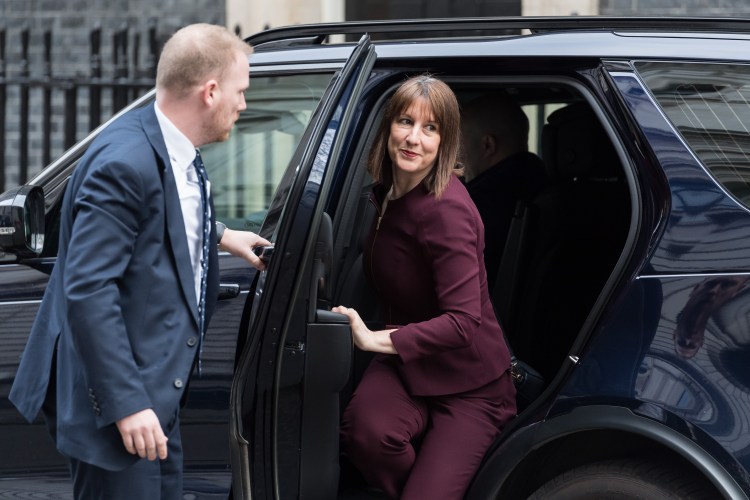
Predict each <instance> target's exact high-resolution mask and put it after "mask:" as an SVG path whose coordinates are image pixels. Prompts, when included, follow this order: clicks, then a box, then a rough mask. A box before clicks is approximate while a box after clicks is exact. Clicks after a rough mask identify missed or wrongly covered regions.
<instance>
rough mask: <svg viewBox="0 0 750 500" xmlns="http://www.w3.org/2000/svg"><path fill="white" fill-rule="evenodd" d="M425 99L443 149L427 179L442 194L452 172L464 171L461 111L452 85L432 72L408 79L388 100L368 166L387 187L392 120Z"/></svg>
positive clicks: (390, 176) (434, 191)
mask: <svg viewBox="0 0 750 500" xmlns="http://www.w3.org/2000/svg"><path fill="white" fill-rule="evenodd" d="M417 99H424V100H425V101H426V103H427V105H428V106H429V108H430V110H431V111H432V113H433V115H435V120H436V121H437V123H438V127H439V128H438V130H439V132H440V149H439V152H438V157H437V161H436V165H435V167H433V168H432V170H430V172H429V173H428V174H427V177H425V179H424V181H422V182H424V183H425V186H426V187H427V189H428V190H429V191H430V192H431V193H432V194H434V195H435V197H436V198H440V196H441V195H442V194H443V191H444V190H445V188H446V187H447V186H448V182H449V181H450V178H451V175H461V174H463V167H462V166H461V165H460V164H459V162H458V157H459V151H460V143H461V141H460V139H461V114H460V111H459V108H458V101H457V100H456V95H455V94H454V93H453V91H452V90H451V89H450V87H449V86H448V85H447V84H446V83H445V82H443V81H442V80H439V79H437V78H435V77H433V76H432V75H429V74H422V75H419V76H413V77H411V78H409V79H408V80H406V81H405V82H404V83H402V84H401V86H399V88H398V89H396V92H395V93H394V94H393V96H391V98H390V99H389V100H388V103H387V104H386V106H385V112H384V114H383V120H382V121H381V122H380V127H379V128H378V132H377V135H376V136H375V141H374V142H373V145H372V149H371V150H370V157H369V159H368V162H367V170H368V172H369V173H370V175H371V176H372V178H373V180H375V181H377V182H381V183H382V184H383V185H384V186H385V187H386V189H389V188H390V187H391V185H392V184H393V170H392V162H391V159H390V157H389V156H388V137H389V135H390V130H391V123H392V122H393V121H394V120H395V119H396V118H397V117H398V116H399V115H400V114H401V113H403V112H404V111H405V110H406V109H407V108H408V107H409V106H410V105H411V104H412V103H413V102H414V101H416V100H417Z"/></svg>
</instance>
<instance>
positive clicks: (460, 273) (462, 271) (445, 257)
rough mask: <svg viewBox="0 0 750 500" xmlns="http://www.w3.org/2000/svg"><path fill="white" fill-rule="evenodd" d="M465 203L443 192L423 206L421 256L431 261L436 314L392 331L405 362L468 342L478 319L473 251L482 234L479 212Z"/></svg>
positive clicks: (477, 275) (475, 255)
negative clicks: (438, 197)
mask: <svg viewBox="0 0 750 500" xmlns="http://www.w3.org/2000/svg"><path fill="white" fill-rule="evenodd" d="M467 199H468V197H467ZM468 202H469V203H470V200H468ZM466 203H467V200H464V199H462V198H460V197H443V198H441V199H439V200H435V201H434V206H432V207H430V209H428V210H424V211H423V217H422V220H421V221H420V223H419V224H418V227H419V230H418V231H419V234H418V238H419V239H420V244H421V245H422V247H423V251H424V255H425V258H426V259H428V260H429V261H430V262H431V263H432V276H433V283H434V285H435V293H436V294H437V301H438V308H439V310H440V311H441V314H440V315H438V316H436V317H434V318H432V319H430V320H427V321H423V322H419V323H411V324H409V325H407V326H404V327H402V328H400V329H398V330H396V331H394V332H392V333H391V339H392V341H393V344H394V346H395V348H396V351H397V352H398V354H399V356H400V357H401V359H402V360H403V361H404V362H410V361H413V360H416V359H419V358H424V357H427V356H431V355H434V354H437V353H440V352H444V351H448V350H453V349H460V348H465V347H469V346H471V345H472V342H473V339H474V334H475V332H476V331H477V329H478V328H479V326H480V325H481V321H482V319H481V318H482V311H481V296H480V267H479V266H480V262H479V260H478V255H481V253H480V252H479V248H480V247H479V245H481V242H480V239H481V236H482V235H481V230H480V226H479V224H480V223H479V221H478V218H477V217H475V212H474V211H473V210H471V208H470V207H469V206H468V205H467V204H466Z"/></svg>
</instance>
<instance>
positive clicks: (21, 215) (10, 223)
mask: <svg viewBox="0 0 750 500" xmlns="http://www.w3.org/2000/svg"><path fill="white" fill-rule="evenodd" d="M43 248H44V193H43V191H42V188H40V187H39V186H20V187H17V188H14V189H11V190H9V191H6V192H5V193H3V194H2V195H0V252H4V253H8V254H11V255H15V256H17V257H18V258H28V257H37V256H38V255H39V254H41V253H42V249H43Z"/></svg>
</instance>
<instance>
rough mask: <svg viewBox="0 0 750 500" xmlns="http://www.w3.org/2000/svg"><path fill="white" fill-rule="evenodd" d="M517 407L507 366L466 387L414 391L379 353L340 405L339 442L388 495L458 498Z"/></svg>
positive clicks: (438, 499) (407, 498)
mask: <svg viewBox="0 0 750 500" xmlns="http://www.w3.org/2000/svg"><path fill="white" fill-rule="evenodd" d="M515 414H516V403H515V388H514V386H513V381H512V379H511V377H510V373H509V372H506V373H505V374H504V375H503V376H502V377H500V378H499V379H498V380H496V381H494V382H491V383H490V384H487V385H486V386H484V387H480V388H478V389H474V390H472V391H469V392H464V393H461V394H452V395H449V396H430V397H414V396H412V395H410V394H409V393H408V391H407V390H406V389H405V387H404V385H403V383H402V381H401V379H400V377H399V375H398V371H397V368H396V366H395V364H394V363H392V362H389V361H388V359H387V358H383V357H376V358H375V359H373V361H372V363H370V366H369V367H368V368H367V370H366V371H365V373H364V375H363V377H362V381H361V382H360V384H359V385H358V386H357V389H356V391H355V392H354V395H353V396H352V399H351V401H350V402H349V405H348V406H347V408H346V410H345V411H344V415H343V419H342V422H341V448H342V451H343V452H344V453H345V454H346V455H347V456H348V457H349V459H350V460H351V461H352V463H353V464H354V465H355V466H356V467H357V468H358V469H359V471H360V472H361V473H362V475H363V476H364V478H365V479H366V480H367V481H368V483H369V484H371V485H372V486H376V487H378V488H380V489H382V490H383V491H384V492H385V493H387V494H388V495H389V496H390V497H391V498H400V499H402V500H423V499H425V498H429V499H431V500H449V499H451V500H460V499H461V498H463V495H464V493H465V492H466V489H467V488H468V486H469V483H470V482H471V479H472V478H473V477H474V474H475V473H476V471H477V468H478V467H479V464H480V463H481V461H482V458H483V457H484V454H485V452H486V451H487V448H489V446H490V444H492V442H493V440H494V439H495V438H496V437H497V436H498V435H499V433H500V431H501V430H502V428H503V427H504V426H505V424H506V423H507V422H508V421H509V420H510V419H512V418H513V417H514V416H515Z"/></svg>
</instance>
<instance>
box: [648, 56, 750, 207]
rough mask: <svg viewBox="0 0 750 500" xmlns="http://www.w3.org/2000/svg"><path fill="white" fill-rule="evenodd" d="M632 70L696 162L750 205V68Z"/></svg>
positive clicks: (651, 66)
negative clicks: (691, 151)
mask: <svg viewBox="0 0 750 500" xmlns="http://www.w3.org/2000/svg"><path fill="white" fill-rule="evenodd" d="M636 69H637V70H638V72H639V73H640V75H641V77H642V78H643V81H644V82H645V84H646V85H647V86H648V88H649V89H650V90H651V92H652V93H653V95H654V97H655V98H656V100H657V101H658V103H659V105H660V106H661V107H662V109H663V110H664V112H665V113H666V115H667V117H669V119H670V120H671V121H672V123H673V124H674V126H675V127H676V128H677V130H679V132H680V133H681V134H682V136H683V138H684V139H685V141H686V142H687V144H688V145H689V146H690V148H691V149H692V150H693V152H694V153H695V154H696V156H697V157H698V158H699V159H700V161H701V162H703V164H704V165H705V166H706V168H707V169H708V170H709V171H710V172H711V174H713V176H714V177H715V178H716V179H717V180H718V181H719V182H720V183H721V184H722V185H723V186H724V187H725V188H726V189H727V190H728V191H729V192H730V193H732V194H733V195H734V196H735V197H736V198H737V199H738V200H740V201H741V202H742V203H744V204H745V205H747V206H750V155H749V154H748V152H749V151H750V131H749V130H748V128H749V127H750V66H747V65H741V64H704V63H668V62H638V63H636Z"/></svg>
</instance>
